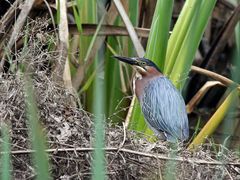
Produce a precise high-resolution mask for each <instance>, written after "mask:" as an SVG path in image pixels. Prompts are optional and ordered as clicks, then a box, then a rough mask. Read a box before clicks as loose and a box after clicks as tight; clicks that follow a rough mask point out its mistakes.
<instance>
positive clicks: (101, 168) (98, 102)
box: [92, 62, 106, 180]
mask: <svg viewBox="0 0 240 180" xmlns="http://www.w3.org/2000/svg"><path fill="white" fill-rule="evenodd" d="M98 63H99V62H98ZM104 93H105V89H104V84H103V83H102V79H101V78H100V74H99V73H97V79H96V81H95V84H94V97H95V99H94V115H95V118H94V126H95V128H94V132H95V138H94V154H93V162H92V172H93V175H92V179H93V180H103V179H106V167H105V155H104V154H105V152H104V147H105V141H104V134H105V120H106V119H105V116H104V115H103V113H104V112H105V109H104V108H105V106H104V105H105V94H104Z"/></svg>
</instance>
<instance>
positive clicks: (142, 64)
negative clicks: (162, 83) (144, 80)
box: [113, 56, 162, 75]
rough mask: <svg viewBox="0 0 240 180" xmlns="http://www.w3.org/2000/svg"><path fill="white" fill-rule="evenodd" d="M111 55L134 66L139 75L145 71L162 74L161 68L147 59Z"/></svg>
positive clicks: (145, 72)
mask: <svg viewBox="0 0 240 180" xmlns="http://www.w3.org/2000/svg"><path fill="white" fill-rule="evenodd" d="M113 57H114V58H116V59H118V60H120V61H122V62H125V63H128V64H130V65H133V66H136V69H137V71H138V72H139V73H140V74H141V75H145V74H147V73H152V74H153V73H155V74H156V73H160V74H162V72H161V70H160V69H159V68H158V67H157V65H156V64H155V63H154V62H152V61H151V60H149V59H146V58H139V57H123V56H113Z"/></svg>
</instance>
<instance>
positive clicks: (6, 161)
mask: <svg viewBox="0 0 240 180" xmlns="http://www.w3.org/2000/svg"><path fill="white" fill-rule="evenodd" d="M1 130H2V131H1V132H2V140H3V142H2V143H1V151H2V152H3V154H2V156H1V160H0V162H1V164H0V173H1V179H2V180H10V179H11V175H10V172H11V159H10V151H11V147H10V138H9V134H8V127H7V126H6V125H3V126H2V127H1Z"/></svg>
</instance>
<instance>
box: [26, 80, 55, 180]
mask: <svg viewBox="0 0 240 180" xmlns="http://www.w3.org/2000/svg"><path fill="white" fill-rule="evenodd" d="M25 76H28V75H25ZM24 79H25V86H24V93H25V104H26V110H27V117H28V131H29V132H28V134H29V137H30V139H31V145H32V148H33V150H35V151H36V152H35V153H34V154H33V164H34V165H35V166H36V172H37V176H36V179H37V180H41V179H46V180H47V179H51V178H50V174H49V163H48V156H47V153H46V152H45V150H46V140H45V136H44V135H43V131H42V128H41V126H40V124H39V116H38V108H37V104H36V101H35V98H34V89H33V84H32V80H31V78H30V77H25V78H24Z"/></svg>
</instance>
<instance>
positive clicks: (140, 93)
mask: <svg viewBox="0 0 240 180" xmlns="http://www.w3.org/2000/svg"><path fill="white" fill-rule="evenodd" d="M114 58H116V59H118V60H120V61H122V62H125V63H128V64H130V65H134V66H136V67H137V71H138V72H139V73H140V74H141V76H142V77H141V78H140V79H137V80H136V81H135V93H136V96H137V98H138V100H139V102H140V105H141V109H142V112H143V115H144V118H145V120H146V122H147V124H148V126H149V127H150V128H151V129H152V130H153V131H154V133H155V134H156V135H162V133H163V134H164V136H165V138H166V140H167V141H170V142H176V141H177V140H180V141H184V140H186V139H188V137H189V128H188V117H187V113H186V108H185V102H184V100H183V97H182V95H181V94H180V92H179V91H178V90H177V89H176V88H175V86H174V85H173V84H172V82H171V81H170V80H169V79H168V78H167V77H166V76H164V75H163V73H162V72H161V70H160V69H159V68H158V67H157V66H156V64H154V63H153V62H152V61H150V60H149V59H146V58H138V57H132V58H129V57H121V56H114Z"/></svg>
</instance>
